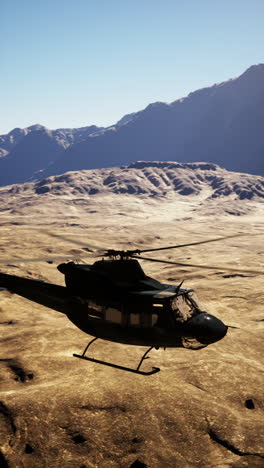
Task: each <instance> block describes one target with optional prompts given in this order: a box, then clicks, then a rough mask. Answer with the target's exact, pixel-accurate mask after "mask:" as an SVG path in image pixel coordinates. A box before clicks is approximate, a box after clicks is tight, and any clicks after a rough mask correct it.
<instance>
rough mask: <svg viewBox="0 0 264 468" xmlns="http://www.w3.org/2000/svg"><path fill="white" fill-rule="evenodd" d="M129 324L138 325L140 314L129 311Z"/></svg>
mask: <svg viewBox="0 0 264 468" xmlns="http://www.w3.org/2000/svg"><path fill="white" fill-rule="evenodd" d="M130 325H135V326H139V325H140V315H139V314H135V313H133V312H132V313H131V314H130Z"/></svg>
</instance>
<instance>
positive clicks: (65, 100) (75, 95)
mask: <svg viewBox="0 0 264 468" xmlns="http://www.w3.org/2000/svg"><path fill="white" fill-rule="evenodd" d="M263 18H264V1H263V0H185V1H184V2H183V0H0V60H1V62H0V63H1V73H0V105H1V116H0V134H4V133H7V132H9V131H10V130H11V129H13V128H14V127H21V128H24V127H27V126H29V125H33V124H35V123H40V124H42V125H45V126H46V127H48V128H51V129H54V128H62V127H81V126H87V125H92V124H95V125H101V126H107V125H111V124H113V123H115V122H116V121H117V120H119V119H120V118H121V117H122V116H123V115H124V114H126V113H130V112H134V111H138V110H140V109H143V108H144V107H146V106H147V105H148V104H149V103H151V102H155V101H165V102H172V101H174V100H176V99H178V98H180V97H184V96H186V95H187V94H188V93H189V92H191V91H194V90H196V89H199V88H202V87H206V86H211V85H213V84H214V83H218V82H221V81H225V80H227V79H229V78H232V77H236V76H239V75H240V74H241V73H243V71H245V70H246V69H247V68H248V67H249V66H251V65H253V64H257V63H263V62H264V27H263Z"/></svg>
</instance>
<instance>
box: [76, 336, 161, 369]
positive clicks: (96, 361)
mask: <svg viewBox="0 0 264 468" xmlns="http://www.w3.org/2000/svg"><path fill="white" fill-rule="evenodd" d="M97 339H98V338H94V339H93V340H92V341H90V342H89V343H88V345H87V346H86V348H85V350H84V352H83V353H82V354H73V356H74V357H77V358H79V359H84V360H85V361H91V362H94V363H96V364H103V365H104V366H109V367H114V368H115V369H120V370H123V371H126V372H133V373H134V374H139V375H152V374H156V373H157V372H159V371H160V369H159V367H152V370H150V371H141V370H140V367H141V365H142V363H143V361H144V360H145V359H148V358H149V356H147V354H148V353H149V352H150V351H151V350H152V349H153V348H154V346H151V348H149V349H148V350H147V351H146V352H145V353H144V354H143V356H142V358H141V360H140V362H139V364H138V366H137V368H136V369H132V368H131V367H125V366H119V365H118V364H113V363H112V362H106V361H100V360H99V359H94V358H90V357H87V356H85V353H86V351H87V349H88V348H89V346H90V345H91V344H92V343H93V342H94V341H96V340H97Z"/></svg>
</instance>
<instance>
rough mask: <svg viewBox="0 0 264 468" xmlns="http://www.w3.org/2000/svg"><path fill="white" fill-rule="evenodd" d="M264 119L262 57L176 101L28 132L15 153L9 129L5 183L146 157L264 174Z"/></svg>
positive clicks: (0, 167)
mask: <svg viewBox="0 0 264 468" xmlns="http://www.w3.org/2000/svg"><path fill="white" fill-rule="evenodd" d="M263 121H264V64H259V65H253V66H252V67H250V68H249V69H248V70H246V71H245V72H244V73H243V74H242V75H241V76H239V77H238V78H235V79H231V80H229V81H226V82H223V83H220V84H215V85H213V86H211V87H208V88H204V89H200V90H198V91H195V92H192V93H190V94H189V95H188V96H187V97H185V98H182V99H178V100H177V101H175V102H172V103H171V104H166V103H163V102H156V103H153V104H150V105H149V106H147V107H146V108H145V109H144V110H142V111H139V112H135V113H131V114H127V115H125V116H124V117H123V118H122V119H120V120H119V121H118V122H117V124H115V125H113V126H110V127H108V128H106V129H101V128H97V127H84V129H83V130H82V129H74V130H70V129H64V130H63V129H59V130H53V131H50V130H47V129H45V128H44V127H42V128H41V129H37V130H34V131H31V132H30V133H27V134H25V135H24V136H23V135H21V132H20V133H19V135H18V137H17V140H16V141H17V144H16V145H15V146H13V147H12V148H11V150H10V153H9V154H6V151H8V148H9V146H10V142H9V140H10V138H9V140H8V138H7V137H6V138H4V139H3V137H2V139H3V143H2V146H1V145H0V147H1V148H2V157H1V159H0V173H1V176H0V184H2V185H5V184H10V183H17V182H25V181H26V180H29V179H30V178H33V179H34V178H35V179H36V178H42V177H43V176H44V177H47V176H50V175H55V174H63V173H65V172H68V171H76V170H83V169H93V168H103V167H114V166H120V165H129V164H131V163H133V162H135V161H138V160H146V161H153V160H158V161H168V160H169V161H178V162H199V161H209V162H212V163H215V164H218V165H220V166H222V167H225V168H226V169H228V170H230V171H238V172H245V173H251V174H256V175H263V174H264V159H263V156H264V133H263ZM16 130H18V129H16ZM11 133H12V132H11ZM0 142H1V140H0ZM8 145H9V146H8ZM36 171H41V172H40V173H39V174H36Z"/></svg>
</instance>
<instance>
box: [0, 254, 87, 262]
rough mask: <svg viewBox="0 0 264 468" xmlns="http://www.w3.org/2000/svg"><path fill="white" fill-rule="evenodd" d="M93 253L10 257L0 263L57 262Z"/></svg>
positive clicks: (0, 260)
mask: <svg viewBox="0 0 264 468" xmlns="http://www.w3.org/2000/svg"><path fill="white" fill-rule="evenodd" d="M87 257H90V258H91V255H89V254H87V255H72V256H71V257H60V256H55V257H39V258H9V259H0V264H7V263H11V264H13V263H31V262H57V261H64V260H73V259H79V258H87Z"/></svg>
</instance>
